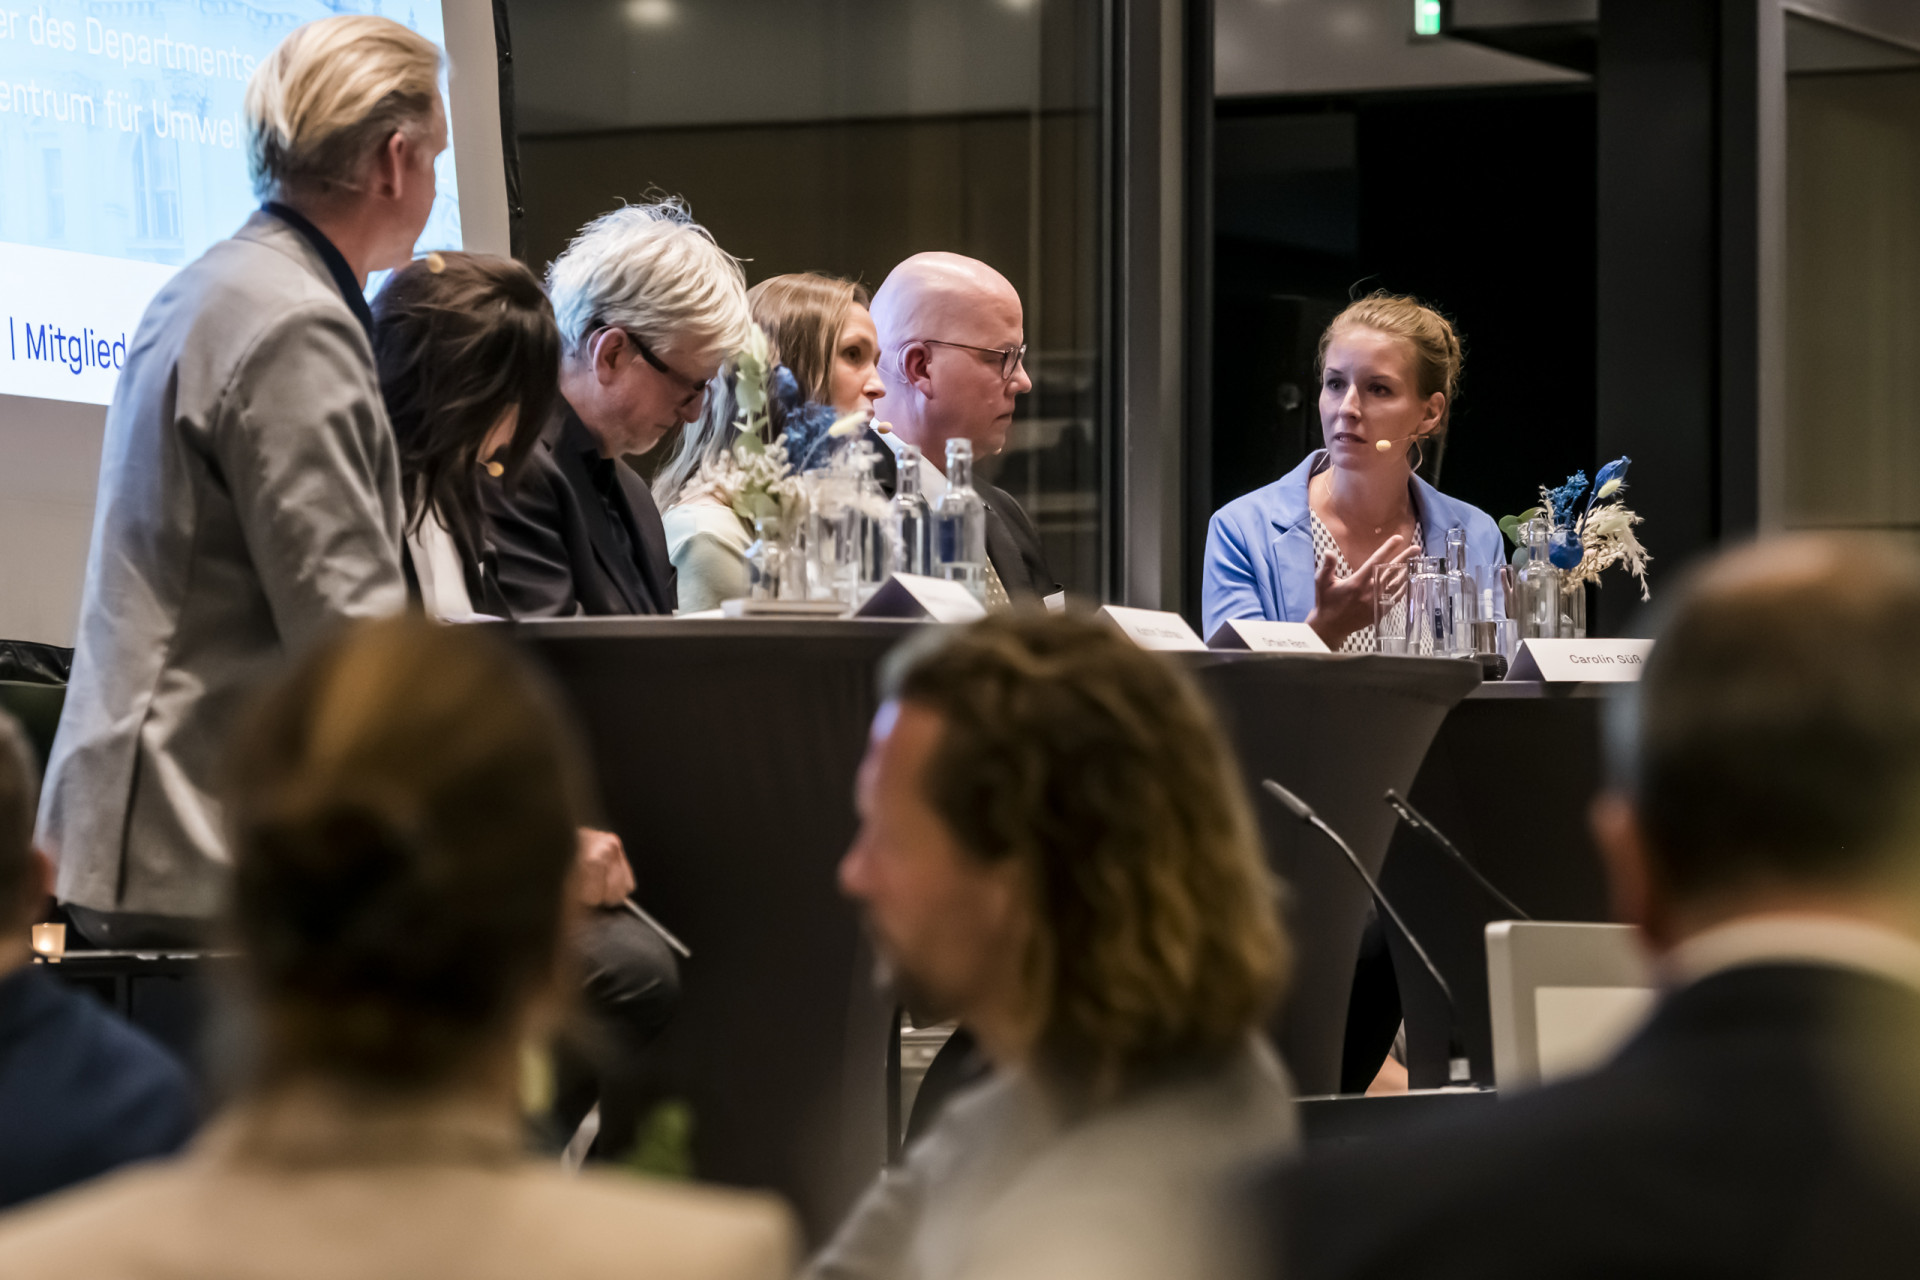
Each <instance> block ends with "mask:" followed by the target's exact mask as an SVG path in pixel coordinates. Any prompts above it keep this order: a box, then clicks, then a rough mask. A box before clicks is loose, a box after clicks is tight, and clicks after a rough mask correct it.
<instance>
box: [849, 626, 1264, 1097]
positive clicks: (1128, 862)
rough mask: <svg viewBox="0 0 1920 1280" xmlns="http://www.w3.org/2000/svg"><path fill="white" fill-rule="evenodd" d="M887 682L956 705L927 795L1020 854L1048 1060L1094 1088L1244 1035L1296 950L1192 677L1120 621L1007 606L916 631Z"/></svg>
mask: <svg viewBox="0 0 1920 1280" xmlns="http://www.w3.org/2000/svg"><path fill="white" fill-rule="evenodd" d="M885 683H886V686H887V688H886V692H887V694H888V695H889V696H890V697H895V698H898V699H900V700H901V701H904V702H908V703H912V704H914V705H916V706H920V707H924V708H927V709H929V710H932V711H935V712H937V713H938V714H939V715H940V716H941V717H942V719H943V720H944V722H945V725H944V729H943V732H942V735H941V739H940V743H939V746H938V747H937V748H936V750H935V752H934V755H933V758H932V759H931V760H930V762H929V763H928V765H927V775H926V785H927V789H928V795H927V799H928V801H929V802H930V803H931V804H932V805H933V807H934V809H935V810H936V811H937V812H938V813H939V814H940V816H941V817H942V818H943V819H944V820H945V821H946V823H947V824H948V826H950V827H951V828H952V829H953V831H954V833H955V834H956V836H957V837H958V838H959V840H960V842H961V844H962V845H963V846H964V847H966V848H967V849H968V851H969V852H970V853H972V854H973V855H974V856H976V857H980V858H983V859H988V860H995V861H997V860H999V859H1003V858H1016V859H1018V860H1019V861H1020V863H1021V864H1022V866H1023V867H1024V868H1025V870H1026V873H1027V881H1028V884H1029V886H1030V888H1031V891H1032V894H1033V898H1032V901H1033V906H1034V915H1035V919H1036V928H1035V930H1034V937H1033V941H1032V944H1031V948H1030V951H1029V953H1028V955H1027V957H1026V963H1025V965H1024V970H1025V973H1026V979H1027V997H1028V1007H1027V1010H1026V1012H1027V1015H1028V1017H1029V1018H1030V1019H1031V1026H1032V1028H1033V1030H1034V1032H1035V1044H1036V1046H1037V1053H1036V1058H1037V1063H1038V1065H1039V1067H1040V1068H1041V1070H1042V1073H1043V1074H1044V1075H1045V1076H1046V1077H1047V1078H1049V1080H1050V1082H1051V1083H1052V1084H1053V1085H1055V1086H1056V1087H1058V1088H1061V1089H1063V1090H1064V1091H1065V1092H1066V1093H1068V1094H1069V1095H1074V1096H1077V1097H1078V1098H1079V1099H1080V1100H1081V1101H1084V1102H1088V1103H1091V1102H1097V1101H1101V1100H1104V1099H1107V1098H1111V1097H1113V1096H1115V1095H1116V1094H1119V1093H1121V1092H1124V1091H1126V1090H1128V1089H1130V1088H1132V1087H1133V1086H1135V1085H1136V1084H1139V1083H1142V1082H1144V1081H1145V1080H1147V1079H1149V1078H1152V1077H1154V1076H1156V1075H1158V1074H1160V1073H1161V1072H1163V1071H1166V1070H1169V1069H1173V1070H1177V1069H1179V1068H1180V1067H1182V1066H1184V1065H1187V1064H1192V1063H1197V1062H1201V1061H1206V1060H1208V1059H1211V1058H1217V1057H1219V1056H1221V1055H1225V1054H1227V1053H1230V1052H1232V1051H1234V1050H1236V1049H1237V1048H1239V1046H1241V1045H1242V1044H1244V1043H1245V1040H1246V1037H1247V1036H1248V1034H1249V1033H1250V1032H1252V1031H1253V1030H1254V1029H1255V1028H1257V1027H1258V1026H1259V1025H1260V1024H1261V1022H1262V1021H1263V1019H1264V1018H1265V1017H1266V1015H1267V1013H1268V1012H1269V1011H1270V1009H1271V1008H1272V1006H1273V1004H1274V1002H1275V1000H1276V999H1277V998H1278V995H1279V993H1280V990H1281V988H1282V986H1283V984H1284V980H1285V976H1286V968H1287V952H1286V945H1285V940H1284V938H1283V937H1282V935H1281V931H1280V927H1279V923H1278V916H1277V912H1276V907H1275V893H1274V887H1273V882H1272V879H1271V877H1270V875H1269V874H1268V871H1267V869H1266V865H1265V862H1264V860H1263V858H1262V856H1261V853H1260V846H1259V843H1258V840H1257V837H1256V835H1255V827H1254V823H1253V818H1252V814H1251V812H1250V810H1249V807H1248V803H1247V798H1246V793H1245V790H1244V788H1243V786H1242V784H1241V781H1240V772H1239V766H1238V764H1237V763H1236V761H1235V759H1234V757H1233V755H1232V753H1231V752H1230V750H1229V749H1228V747H1227V745H1226V742H1225V740H1224V738H1223V736H1222V734H1221V732H1220V729H1219V726H1218V725H1217V723H1216V722H1215V719H1214V716H1213V714H1212V712H1211V710H1210V709H1209V707H1208V706H1207V704H1206V703H1205V701H1204V700H1203V699H1202V698H1201V696H1200V694H1199V692H1198V691H1197V690H1196V689H1195V687H1194V685H1193V684H1192V682H1191V681H1189V680H1188V679H1187V678H1186V677H1185V675H1184V674H1183V673H1182V672H1180V671H1179V670H1177V669H1176V668H1175V667H1174V666H1173V665H1172V664H1171V663H1170V662H1168V661H1167V660H1165V659H1164V658H1161V657H1158V656H1156V655H1153V654H1149V653H1145V652H1142V651H1141V650H1140V649H1138V648H1137V647H1135V646H1134V645H1133V643H1132V642H1131V641H1129V640H1127V639H1126V638H1125V637H1123V636H1122V635H1120V634H1119V633H1118V632H1117V631H1115V630H1114V629H1112V628H1110V627H1107V626H1103V625H1101V624H1098V623H1095V622H1091V621H1086V620H1080V619H1073V618H1068V617H1064V616H1060V615H1049V614H1044V613H1033V614H1008V615H1001V616H996V617H993V618H990V619H988V620H986V621H983V622H980V623H977V624H975V625H973V626H970V627H968V628H966V629H964V630H960V631H955V632H950V633H945V634H940V635H936V636H929V637H927V638H926V639H925V640H923V641H921V642H918V643H915V644H911V645H909V646H907V647H905V648H904V649H903V650H902V651H901V652H900V653H899V654H897V655H896V656H895V658H894V660H893V661H892V662H891V663H890V665H889V667H888V670H887V673H886V680H885Z"/></svg>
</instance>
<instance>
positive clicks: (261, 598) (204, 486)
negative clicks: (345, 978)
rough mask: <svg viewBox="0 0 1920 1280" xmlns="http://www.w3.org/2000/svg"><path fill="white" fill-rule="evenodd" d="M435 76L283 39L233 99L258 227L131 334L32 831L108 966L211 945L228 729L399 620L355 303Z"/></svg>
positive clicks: (363, 24) (436, 123) (333, 27)
mask: <svg viewBox="0 0 1920 1280" xmlns="http://www.w3.org/2000/svg"><path fill="white" fill-rule="evenodd" d="M441 69H442V59H441V56H440V50H439V49H438V48H436V47H435V46H434V45H433V44H431V43H430V42H428V41H427V40H425V39H423V38H422V37H420V36H418V35H415V34H414V33H413V32H411V31H409V30H407V28H405V27H403V26H401V25H400V24H399V23H397V22H392V21H390V20H388V19H385V18H374V17H359V16H355V17H337V18H327V19H323V20H321V21H319V22H312V23H308V24H307V25H306V26H303V27H299V28H297V29H296V30H295V31H294V32H293V33H292V34H291V35H289V36H288V37H287V38H286V39H285V40H284V41H282V42H281V44H280V46H279V47H278V48H277V49H275V50H274V52H273V53H272V55H270V56H269V57H268V58H267V60H266V61H265V62H263V63H261V64H260V67H259V69H258V70H257V71H255V72H254V75H253V79H252V80H251V81H250V82H249V83H248V85H247V95H246V114H247V128H248V147H249V153H250V157H251V161H252V167H253V176H254V185H255V187H256V188H257V189H258V190H259V191H260V193H261V194H262V195H263V196H265V197H266V198H267V203H266V204H265V205H264V206H263V207H262V208H261V210H260V211H259V212H258V213H256V214H254V215H253V217H251V218H250V219H248V220H247V223H246V225H244V226H243V227H241V228H240V230H239V231H237V232H236V233H235V234H234V236H233V238H232V239H230V240H223V241H221V242H220V243H219V244H216V245H214V246H213V247H212V248H211V249H209V250H207V252H206V253H205V254H203V255H202V256H201V257H200V259H199V260H198V261H196V262H194V263H192V264H190V265H188V266H187V267H186V268H185V269H184V270H182V271H181V272H180V273H179V274H178V275H176V276H174V277H173V279H172V280H171V281H169V282H168V284H167V287H166V288H165V289H163V290H161V291H160V293H159V295H158V296H157V297H156V298H155V299H154V301H153V303H152V304H151V305H150V306H149V307H148V308H147V311H146V314H145V315H144V316H143V317H141V320H140V329H139V332H138V333H137V334H136V335H135V337H134V341H133V349H132V352H131V354H130V355H129V357H128V360H127V366H126V369H125V370H124V371H123V372H122V373H121V375H120V381H119V385H118V387H117V388H116V389H115V391H114V397H113V405H112V407H111V408H110V409H108V411H107V433H106V441H105V445H104V446H103V449H104V451H103V455H102V459H101V464H100V489H99V498H98V502H97V504H96V510H97V511H98V516H97V519H96V522H95V525H94V535H93V547H92V551H91V553H90V557H89V560H88V565H87V576H86V586H85V588H84V592H83V595H82V599H81V606H80V632H79V640H78V644H77V651H76V653H75V655H74V662H73V680H72V684H71V685H70V687H69V689H68V692H67V700H66V707H65V709H64V711H63V713H62V715H61V718H60V731H59V735H58V737H57V738H56V740H55V742H54V750H53V758H52V760H51V762H50V764H49V766H48V772H47V787H46V795H45V797H44V801H43V806H42V811H41V814H40V841H41V847H43V848H44V849H46V850H47V852H48V853H50V854H52V855H53V858H54V861H55V862H56V863H57V864H58V867H59V884H58V890H59V895H60V898H61V900H62V901H64V902H66V903H67V904H68V906H69V909H70V911H71V913H72V916H73V919H74V922H75V923H76V924H77V925H78V926H79V927H80V930H81V932H82V933H84V934H85V935H86V936H87V938H88V939H90V940H91V941H93V942H95V943H97V944H99V945H100V946H103V947H136V946H138V947H146V946H191V945H195V944H197V943H199V942H201V941H202V940H204V937H205V933H206V922H207V921H209V920H210V919H212V918H213V917H214V916H215V915H216V914H217V913H218V911H219V909H220V900H221V896H222V894H223V893H224V891H225V888H226V881H227V876H226V872H227V857H226V851H225V850H224V849H223V848H222V847H221V840H220V829H221V816H220V809H219V805H218V804H217V803H216V801H215V799H214V776H213V775H214V773H215V770H216V761H217V759H218V756H219V751H220V748H221V746H222V744H223V743H224V742H225V741H226V730H227V726H228V722H229V719H230V717H231V715H232V713H233V710H234V708H235V707H236V705H238V703H239V702H240V701H241V700H242V699H243V698H244V696H245V693H246V691H247V689H249V688H250V687H251V685H252V683H253V682H254V681H255V680H257V679H258V678H259V677H260V676H261V674H262V672H263V671H265V670H267V669H269V668H270V667H271V666H272V665H273V664H274V663H275V662H276V661H278V660H279V659H281V658H282V657H283V656H285V655H287V654H290V653H297V652H298V651H300V650H301V649H304V648H305V647H307V646H308V645H309V644H311V643H313V642H314V641H315V640H316V639H317V638H318V637H319V636H321V635H323V634H324V633H326V632H327V631H329V630H330V629H332V627H333V626H335V625H336V624H337V623H338V622H339V621H340V620H341V619H343V618H351V617H365V616H370V615H377V614H385V613H391V612H393V611H395V610H397V609H400V608H402V607H404V605H405V604H406V598H407V596H406V583H405V580H404V578H403V577H402V575H401V570H400V538H401V524H402V519H403V506H402V503H401V498H400V462H399V455H398V451H397V450H396V449H395V448H394V443H393V433H392V431H391V430H390V429H389V427H388V424H387V414H386V410H385V409H384V408H383V407H382V405H381V401H380V387H379V383H378V381H377V379H376V378H375V376H374V366H373V347H372V332H373V321H372V317H371V315H370V314H369V312H368V309H367V304H366V300H365V298H364V297H363V296H362V293H361V291H362V289H363V288H364V287H365V285H366V280H367V275H368V273H369V272H372V271H376V270H380V269H382V268H386V267H399V266H404V265H405V264H406V262H407V260H408V258H409V257H410V256H411V254H412V251H413V244H414V241H415V240H417V239H418V238H419V236H420V232H421V230H422V228H424V227H425V226H426V222H427V215H428V214H429V213H430V212H431V211H432V209H433V200H434V174H433V162H434V157H435V156H437V155H438V154H439V153H440V152H441V151H442V150H443V149H444V148H445V147H446V145H447V123H446V115H445V112H444V111H443V109H442V107H441V103H440V87H439V84H440V72H441Z"/></svg>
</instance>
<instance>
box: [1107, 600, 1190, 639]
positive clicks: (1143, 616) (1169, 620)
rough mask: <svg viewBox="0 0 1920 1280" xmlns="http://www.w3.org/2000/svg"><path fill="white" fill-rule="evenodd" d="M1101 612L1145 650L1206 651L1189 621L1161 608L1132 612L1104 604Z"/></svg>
mask: <svg viewBox="0 0 1920 1280" xmlns="http://www.w3.org/2000/svg"><path fill="white" fill-rule="evenodd" d="M1100 612H1101V613H1103V614H1105V615H1106V617H1107V620H1108V621H1109V622H1111V623H1113V625H1114V626H1116V627H1119V628H1120V630H1122V631H1124V632H1126V634H1127V638H1128V639H1129V640H1132V641H1133V642H1134V643H1135V644H1137V645H1139V646H1140V647H1141V648H1142V649H1205V648H1206V647H1207V646H1206V645H1204V644H1201V643H1200V637H1199V636H1197V635H1195V634H1194V631H1193V628H1192V627H1190V626H1188V625H1187V620H1186V619H1185V618H1183V617H1181V616H1180V615H1179V614H1177V613H1165V612H1163V611H1161V610H1159V609H1129V608H1128V607H1127V606H1125V605H1122V604H1109V605H1103V606H1102V607H1101V609H1100Z"/></svg>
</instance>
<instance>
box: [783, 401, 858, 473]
mask: <svg viewBox="0 0 1920 1280" xmlns="http://www.w3.org/2000/svg"><path fill="white" fill-rule="evenodd" d="M839 420H840V414H839V412H838V411H837V410H835V409H834V407H833V406H832V405H830V404H801V405H798V406H796V407H795V408H793V409H791V410H789V411H787V412H784V413H776V414H775V415H774V429H775V431H776V432H777V433H784V434H785V436H786V438H787V457H789V458H791V459H793V470H794V474H796V475H798V474H801V473H803V472H807V471H812V470H814V469H815V468H818V467H824V466H826V465H827V463H828V461H829V460H831V459H832V457H833V455H834V452H835V451H836V449H837V448H838V447H839V446H840V445H842V444H844V443H845V442H844V441H841V440H836V439H834V438H833V437H832V436H830V435H828V434H827V433H828V431H829V430H830V429H831V428H832V426H833V424H834V423H836V422H838V421H839Z"/></svg>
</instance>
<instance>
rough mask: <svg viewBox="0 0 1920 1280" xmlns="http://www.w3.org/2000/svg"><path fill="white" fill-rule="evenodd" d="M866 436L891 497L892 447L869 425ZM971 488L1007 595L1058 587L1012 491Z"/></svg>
mask: <svg viewBox="0 0 1920 1280" xmlns="http://www.w3.org/2000/svg"><path fill="white" fill-rule="evenodd" d="M867 440H868V441H869V442H870V443H872V445H873V450H874V453H875V454H876V455H878V457H879V464H878V465H877V466H875V467H874V469H873V476H874V479H875V480H878V481H879V482H880V488H881V489H882V490H883V491H885V493H886V495H887V496H888V497H889V498H891V497H892V496H893V490H894V486H895V485H896V484H897V483H898V481H899V476H900V468H899V465H898V463H897V461H896V460H895V458H894V456H893V450H892V449H889V448H888V447H887V442H886V441H885V440H882V439H881V438H880V433H879V432H877V431H875V430H873V428H871V427H869V428H867ZM974 488H975V489H977V490H978V491H979V493H980V500H981V501H982V502H983V503H985V504H986V508H987V559H989V560H991V561H992V562H993V571H994V572H995V573H997V574H999V575H1000V583H1001V585H1002V586H1004V587H1006V589H1007V598H1008V599H1009V600H1012V601H1013V602H1014V603H1015V604H1021V603H1028V604H1031V603H1034V602H1037V601H1039V600H1042V599H1044V598H1046V597H1047V596H1050V595H1052V594H1053V593H1054V592H1056V591H1059V590H1060V589H1061V588H1060V583H1059V580H1058V579H1056V578H1055V577H1054V576H1053V570H1052V569H1050V568H1049V567H1048V566H1047V551H1046V548H1045V546H1043V545H1042V544H1041V541H1040V531H1039V530H1038V529H1036V528H1034V527H1033V521H1032V520H1030V519H1028V518H1027V513H1026V512H1025V511H1022V510H1021V509H1020V504H1019V503H1017V502H1015V501H1014V500H1013V495H1012V494H1010V493H1008V492H1007V491H1006V490H1004V489H998V488H995V487H994V486H993V485H990V484H985V483H976V484H975V485H974Z"/></svg>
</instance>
